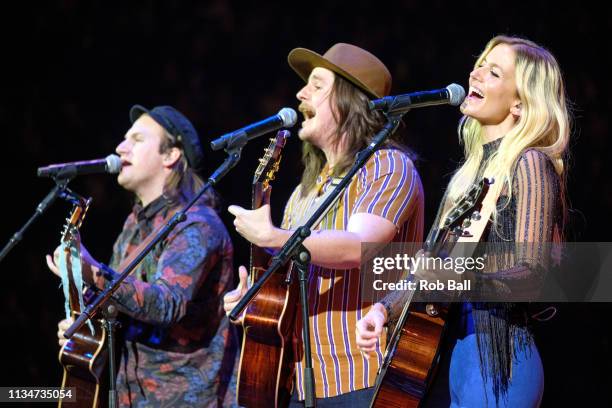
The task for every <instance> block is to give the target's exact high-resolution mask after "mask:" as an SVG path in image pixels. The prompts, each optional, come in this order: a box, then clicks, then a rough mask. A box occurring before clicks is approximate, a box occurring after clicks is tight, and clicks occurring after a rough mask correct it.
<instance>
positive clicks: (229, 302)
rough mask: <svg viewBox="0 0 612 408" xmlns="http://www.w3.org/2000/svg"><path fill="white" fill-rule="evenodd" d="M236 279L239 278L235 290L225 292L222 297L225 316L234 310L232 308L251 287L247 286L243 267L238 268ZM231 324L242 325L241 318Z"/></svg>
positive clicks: (247, 278)
mask: <svg viewBox="0 0 612 408" xmlns="http://www.w3.org/2000/svg"><path fill="white" fill-rule="evenodd" d="M238 277H239V278H240V282H239V283H238V286H237V287H236V289H234V290H232V291H230V292H227V293H226V294H225V296H223V308H224V309H225V314H226V315H229V314H230V312H231V311H232V310H234V307H235V306H236V305H237V304H238V302H240V299H242V297H243V296H244V294H245V293H246V292H247V291H248V290H249V288H250V287H251V285H250V284H249V273H248V272H247V270H246V268H245V267H244V266H240V267H239V268H238ZM233 323H236V324H239V323H242V317H240V319H238V320H237V321H235V322H233Z"/></svg>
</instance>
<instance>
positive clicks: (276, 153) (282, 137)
mask: <svg viewBox="0 0 612 408" xmlns="http://www.w3.org/2000/svg"><path fill="white" fill-rule="evenodd" d="M290 135H291V132H289V131H288V130H281V131H279V132H278V133H277V134H276V137H273V138H270V144H269V145H268V147H267V148H266V149H265V150H264V155H263V157H262V158H260V159H259V166H257V170H255V176H254V177H253V184H257V183H261V184H262V185H263V189H264V190H266V189H267V188H268V185H269V184H270V181H272V180H274V177H275V175H276V172H277V171H278V168H279V165H280V160H281V151H282V150H283V147H285V143H286V141H287V138H288V137H289V136H290Z"/></svg>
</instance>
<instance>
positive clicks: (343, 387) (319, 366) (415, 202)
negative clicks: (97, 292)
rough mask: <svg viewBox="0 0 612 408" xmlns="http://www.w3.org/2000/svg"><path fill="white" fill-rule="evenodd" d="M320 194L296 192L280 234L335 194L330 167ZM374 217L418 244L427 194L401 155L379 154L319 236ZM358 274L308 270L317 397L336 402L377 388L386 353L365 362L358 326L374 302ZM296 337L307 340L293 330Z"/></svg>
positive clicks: (300, 385) (301, 394)
mask: <svg viewBox="0 0 612 408" xmlns="http://www.w3.org/2000/svg"><path fill="white" fill-rule="evenodd" d="M317 186H319V188H317V189H315V190H317V191H314V192H311V193H310V194H309V195H308V196H307V197H301V195H300V186H298V187H297V188H296V189H295V190H294V192H293V194H292V195H291V197H290V198H289V201H288V203H287V206H286V208H285V213H284V217H283V224H282V228H285V229H295V228H297V227H299V226H300V225H298V223H299V222H301V221H302V218H303V217H304V214H306V213H307V212H309V210H311V208H312V207H314V206H315V205H318V201H320V200H317V197H321V196H322V195H323V194H325V192H326V191H327V190H328V189H330V188H333V187H334V186H333V179H332V178H331V177H330V176H329V169H328V167H327V166H326V167H325V168H324V169H323V170H322V172H321V175H320V176H319V179H318V180H317ZM357 213H369V214H375V215H378V216H381V217H383V218H385V219H387V220H389V221H391V222H393V224H395V226H396V227H397V233H396V235H395V237H394V239H393V241H394V242H421V241H422V238H423V222H424V221H423V213H424V196H423V187H422V185H421V180H420V177H419V175H418V173H417V171H416V170H415V168H414V165H413V164H412V161H411V160H410V158H409V157H408V156H407V155H406V154H405V153H404V152H402V151H400V150H397V149H381V150H378V151H377V152H376V153H375V154H374V155H373V156H372V157H371V158H370V159H369V160H368V162H367V163H366V165H365V167H363V168H362V169H361V170H360V171H359V172H358V173H357V174H356V175H355V176H354V177H353V180H352V181H351V183H350V184H349V185H348V187H347V188H346V189H345V191H344V192H343V194H342V197H341V198H340V199H339V200H338V201H337V202H336V204H335V205H334V207H333V209H332V210H330V211H329V212H328V213H327V214H326V215H325V216H324V217H323V219H322V220H321V222H320V223H319V224H318V226H316V227H315V228H314V229H315V230H330V229H333V230H346V229H347V226H348V222H349V218H350V217H351V215H353V214H357ZM361 279H362V277H361V275H360V270H359V268H354V269H329V268H323V267H321V266H318V265H311V267H310V273H309V278H308V300H309V305H310V307H309V319H310V337H311V345H312V361H313V368H314V376H315V384H316V396H317V398H328V397H334V396H337V395H340V394H344V393H347V392H351V391H356V390H359V389H363V388H367V387H371V386H373V385H374V380H375V378H376V373H377V371H378V367H379V365H380V364H381V362H382V351H381V349H382V347H384V344H383V345H379V346H377V350H376V359H370V360H368V359H366V358H364V357H363V356H362V355H361V353H360V352H359V349H358V348H357V345H356V344H355V325H356V324H357V321H358V320H359V319H361V317H362V316H363V315H365V313H367V311H368V309H369V307H370V306H371V304H370V303H371V302H367V303H366V302H362V300H361ZM295 335H296V337H297V338H298V339H301V338H302V335H301V326H300V325H299V324H298V325H296V333H295ZM301 359H302V360H301V361H300V362H298V363H297V364H296V380H297V381H296V386H297V391H298V394H299V398H300V400H303V399H304V384H303V364H304V358H303V356H301Z"/></svg>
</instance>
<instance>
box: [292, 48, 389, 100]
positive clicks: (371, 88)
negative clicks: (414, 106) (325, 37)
mask: <svg viewBox="0 0 612 408" xmlns="http://www.w3.org/2000/svg"><path fill="white" fill-rule="evenodd" d="M287 60H288V61H289V66H291V68H293V70H294V71H295V72H297V74H298V75H299V76H300V77H301V78H302V79H303V80H304V81H306V82H308V77H309V76H310V72H311V71H312V70H313V69H314V68H316V67H322V68H327V69H329V70H330V71H333V72H335V73H336V74H338V75H340V76H341V77H342V78H344V79H346V80H347V81H349V82H350V83H352V84H353V85H355V86H356V87H358V88H359V89H361V90H362V91H364V92H365V93H366V94H368V95H369V96H370V97H373V98H382V97H383V96H387V95H389V91H390V90H391V73H390V72H389V70H388V69H387V67H386V66H385V64H383V63H382V62H381V61H380V60H379V59H378V58H376V57H375V56H374V55H372V54H370V53H369V52H367V51H366V50H364V49H362V48H359V47H356V46H354V45H351V44H345V43H338V44H335V45H334V46H332V47H331V48H330V49H329V50H327V52H326V53H325V54H323V55H319V54H317V53H316V52H314V51H310V50H307V49H306V48H294V49H293V50H291V52H289V56H288V57H287Z"/></svg>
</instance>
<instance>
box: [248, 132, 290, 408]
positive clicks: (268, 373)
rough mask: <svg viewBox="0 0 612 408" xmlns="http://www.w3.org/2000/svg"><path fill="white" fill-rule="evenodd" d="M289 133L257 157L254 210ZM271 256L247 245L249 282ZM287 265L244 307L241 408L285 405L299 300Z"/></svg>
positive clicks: (265, 195) (265, 199)
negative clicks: (243, 407)
mask: <svg viewBox="0 0 612 408" xmlns="http://www.w3.org/2000/svg"><path fill="white" fill-rule="evenodd" d="M288 136H289V132H288V131H285V130H283V131H280V132H278V134H277V136H276V138H275V139H271V144H270V146H269V147H268V148H267V149H266V153H265V155H264V157H263V158H262V159H260V165H259V167H258V169H257V171H256V172H255V177H254V182H253V194H252V208H253V209H257V208H259V207H261V206H262V205H264V204H268V203H269V202H270V193H271V187H270V185H269V182H270V180H272V179H273V178H274V174H275V173H276V171H277V170H278V165H279V162H280V151H281V149H282V147H283V146H284V144H285V139H286V138H287V137H288ZM262 178H263V180H262ZM270 259H271V256H270V254H269V253H268V252H267V251H266V250H265V249H264V248H259V247H257V246H255V245H251V279H252V280H253V281H255V280H257V279H259V277H260V276H261V275H262V274H263V273H264V272H265V270H266V269H267V267H268V264H269V263H270ZM290 268H291V265H287V268H285V270H282V269H280V270H279V271H277V272H276V273H275V274H274V275H272V276H271V277H270V278H269V279H268V280H267V281H266V283H265V284H264V285H263V286H262V288H261V289H260V291H259V292H258V293H257V296H255V298H254V299H253V300H252V301H251V303H250V304H249V306H248V307H247V308H246V311H245V315H244V320H243V329H244V333H243V339H242V351H241V354H240V367H239V374H238V389H237V394H238V403H239V404H240V405H241V406H245V407H249V408H251V407H266V408H268V407H284V406H287V405H288V404H289V400H290V398H291V391H292V388H293V375H294V372H295V359H294V350H293V332H294V324H295V318H296V311H297V305H298V302H299V297H298V296H299V291H298V288H297V285H287V283H286V278H287V276H288V275H287V274H288V273H290Z"/></svg>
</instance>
